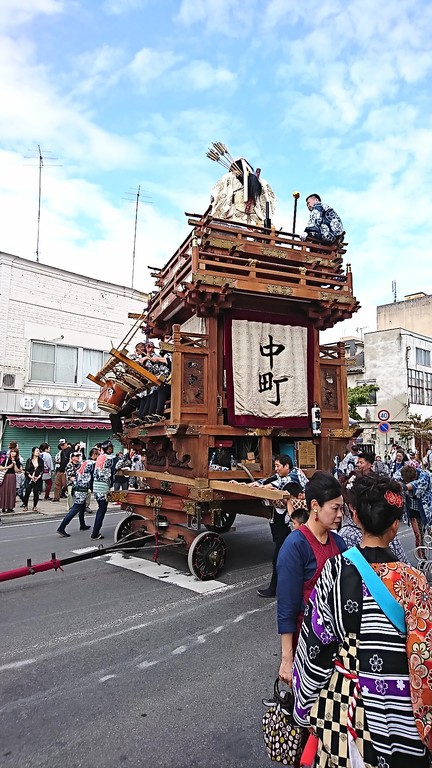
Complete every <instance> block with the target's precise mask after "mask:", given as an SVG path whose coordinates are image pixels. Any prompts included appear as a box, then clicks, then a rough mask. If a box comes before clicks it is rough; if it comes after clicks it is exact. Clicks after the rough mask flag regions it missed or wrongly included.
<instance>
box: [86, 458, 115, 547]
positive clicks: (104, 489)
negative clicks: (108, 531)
mask: <svg viewBox="0 0 432 768" xmlns="http://www.w3.org/2000/svg"><path fill="white" fill-rule="evenodd" d="M114 458H115V457H114V456H113V455H112V454H107V453H101V454H100V455H99V456H98V457H97V459H96V464H95V469H94V480H93V493H94V497H95V499H96V501H97V505H98V508H97V512H96V517H95V521H94V525H93V530H92V533H91V538H92V539H95V538H97V537H98V536H99V533H100V529H101V528H102V523H103V520H104V517H105V514H106V511H107V509H108V500H107V493H108V491H109V489H110V488H111V481H112V473H113V463H114Z"/></svg>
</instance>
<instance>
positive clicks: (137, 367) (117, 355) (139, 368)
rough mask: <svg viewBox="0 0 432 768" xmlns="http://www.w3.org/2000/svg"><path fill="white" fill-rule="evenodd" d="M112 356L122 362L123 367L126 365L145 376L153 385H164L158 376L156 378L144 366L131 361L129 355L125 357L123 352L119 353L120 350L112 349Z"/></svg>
mask: <svg viewBox="0 0 432 768" xmlns="http://www.w3.org/2000/svg"><path fill="white" fill-rule="evenodd" d="M110 354H111V355H112V356H113V357H115V359H116V360H120V362H121V363H123V365H126V366H127V367H128V368H131V369H132V370H133V371H135V372H136V373H139V375H140V376H143V377H144V378H145V379H148V381H151V383H152V384H157V385H159V384H162V380H161V379H159V377H158V376H155V375H154V374H153V373H150V371H147V370H146V369H145V368H143V366H142V365H140V364H139V363H137V362H136V361H135V360H131V359H130V358H129V357H127V355H124V354H123V353H122V352H119V350H118V349H112V350H111V352H110Z"/></svg>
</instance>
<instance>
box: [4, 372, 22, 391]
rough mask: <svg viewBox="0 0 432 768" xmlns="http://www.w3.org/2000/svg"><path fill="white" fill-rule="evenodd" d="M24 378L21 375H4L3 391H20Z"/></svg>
mask: <svg viewBox="0 0 432 768" xmlns="http://www.w3.org/2000/svg"><path fill="white" fill-rule="evenodd" d="M23 386H24V376H23V375H22V373H4V374H3V378H2V387H3V389H15V390H16V389H22V388H23Z"/></svg>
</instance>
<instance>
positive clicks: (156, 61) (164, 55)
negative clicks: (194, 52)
mask: <svg viewBox="0 0 432 768" xmlns="http://www.w3.org/2000/svg"><path fill="white" fill-rule="evenodd" d="M181 59H182V57H181V56H178V55H177V54H175V53H173V52H172V51H157V50H153V49H151V48H141V50H140V51H138V52H137V53H136V54H135V56H134V57H133V59H132V61H131V62H130V64H129V65H128V66H127V68H126V71H127V72H129V74H130V75H131V76H132V77H133V78H134V79H135V81H136V83H137V84H138V85H139V87H140V88H141V89H145V88H146V87H147V86H148V85H149V83H151V82H153V81H155V80H159V79H160V78H161V77H163V75H165V73H166V72H168V71H169V70H172V69H173V68H174V67H175V66H176V64H178V62H180V61H181Z"/></svg>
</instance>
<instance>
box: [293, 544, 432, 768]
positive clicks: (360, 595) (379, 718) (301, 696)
mask: <svg viewBox="0 0 432 768" xmlns="http://www.w3.org/2000/svg"><path fill="white" fill-rule="evenodd" d="M361 551H362V553H363V555H364V556H365V557H366V559H367V560H368V561H369V562H370V563H371V565H372V567H373V568H374V570H375V571H376V572H377V573H378V575H379V576H380V578H381V579H382V580H383V581H384V583H385V584H386V586H387V587H388V588H389V589H390V591H391V592H392V594H393V596H394V597H395V598H396V599H397V600H398V602H400V603H401V604H402V606H403V608H404V610H405V617H406V624H407V631H408V634H407V636H405V635H403V634H401V633H399V632H398V630H397V629H396V628H395V627H394V626H393V624H392V623H391V621H390V620H389V619H388V618H387V616H386V615H385V614H384V613H383V611H382V610H381V609H380V607H379V606H378V605H377V603H376V602H375V600H374V598H373V597H372V595H371V594H370V592H369V590H368V588H367V587H366V585H365V584H364V583H363V581H362V579H361V576H360V574H359V572H358V571H357V569H356V567H355V566H354V565H353V564H352V563H351V562H350V561H348V560H347V559H345V558H344V556H343V555H339V556H337V557H335V558H332V559H331V560H329V561H328V562H327V563H326V565H325V566H324V569H323V571H322V573H321V576H320V578H319V580H318V582H317V585H316V588H315V590H314V591H313V593H312V595H311V598H310V601H309V603H308V606H307V608H306V611H305V617H304V623H303V626H302V630H301V634H300V639H299V644H298V647H297V652H296V656H295V661H294V667H293V687H294V693H295V718H296V720H297V722H298V723H299V724H301V725H305V726H306V725H311V726H313V729H314V731H315V733H316V735H317V736H318V738H319V747H318V759H317V768H324V766H325V767H326V768H330V766H338V768H350V759H349V748H348V729H349V727H350V726H351V724H352V727H353V728H354V734H355V737H356V738H355V745H356V746H357V749H358V751H359V752H360V755H361V756H362V757H363V760H364V765H365V766H366V768H426V767H427V766H428V765H429V757H430V756H429V752H428V749H427V747H425V744H427V746H428V747H429V749H430V748H431V747H432V730H431V727H432V589H431V587H430V586H429V585H428V583H427V581H426V579H425V577H424V576H423V574H421V573H420V572H419V571H417V570H416V569H415V568H413V567H412V566H409V565H406V564H405V563H400V562H391V561H392V560H393V559H394V555H393V554H392V552H391V550H388V549H381V548H364V549H362V550H361ZM383 561H384V562H383ZM338 665H339V668H338ZM341 670H342V671H341ZM355 695H356V696H358V699H357V705H356V707H355V708H354V710H353V714H352V717H351V718H350V715H351V712H350V707H353V703H354V701H355ZM422 739H423V741H422ZM423 742H424V743H423Z"/></svg>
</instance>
